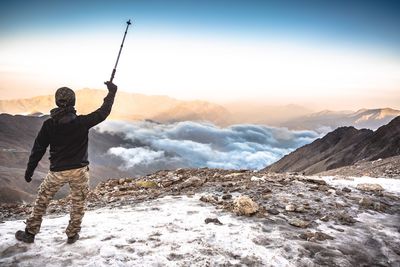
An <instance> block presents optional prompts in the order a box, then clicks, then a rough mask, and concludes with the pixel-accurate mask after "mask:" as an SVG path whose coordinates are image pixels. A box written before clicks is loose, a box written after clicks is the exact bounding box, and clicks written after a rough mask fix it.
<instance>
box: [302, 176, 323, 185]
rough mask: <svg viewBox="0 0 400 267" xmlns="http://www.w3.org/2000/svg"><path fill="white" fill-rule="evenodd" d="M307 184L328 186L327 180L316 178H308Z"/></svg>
mask: <svg viewBox="0 0 400 267" xmlns="http://www.w3.org/2000/svg"><path fill="white" fill-rule="evenodd" d="M305 181H306V182H309V183H313V184H318V185H328V184H327V183H326V182H325V180H322V179H320V178H316V177H308V178H306V179H305Z"/></svg>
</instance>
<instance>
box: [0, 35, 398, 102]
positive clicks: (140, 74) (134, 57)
mask: <svg viewBox="0 0 400 267" xmlns="http://www.w3.org/2000/svg"><path fill="white" fill-rule="evenodd" d="M119 41H120V38H119V37H118V36H100V35H96V36H95V37H93V36H90V37H82V36H81V37H80V38H72V37H69V36H66V37H65V36H64V37H62V38H61V37H54V38H51V39H40V40H39V39H34V38H31V39H29V40H27V41H26V42H24V43H21V42H18V43H17V42H16V43H8V44H3V45H2V49H1V50H0V72H12V73H21V75H23V74H25V75H27V77H28V76H29V75H30V76H34V77H35V78H34V79H32V77H31V79H32V81H33V83H35V82H36V83H39V84H40V83H42V84H43V86H44V87H46V90H49V91H50V90H51V91H52V90H54V86H55V87H58V86H61V85H69V86H71V87H74V88H76V89H80V88H83V87H91V88H102V87H103V81H105V80H106V79H108V77H109V75H110V73H111V70H112V67H113V64H114V61H115V58H116V54H117V52H118V48H119V47H118V45H119V44H118V42H119ZM19 78H21V76H19ZM28 79H29V78H28ZM115 82H116V83H117V84H118V85H119V86H120V88H121V89H122V90H125V91H130V92H137V93H145V94H161V95H169V96H172V97H177V98H181V99H193V98H201V99H208V100H213V101H222V100H223V101H229V100H237V99H243V98H245V99H260V98H261V99H263V98H264V99H271V98H276V99H281V98H282V99H283V98H286V99H290V97H292V98H296V99H300V100H301V99H310V98H313V97H328V98H329V97H338V96H348V95H351V96H356V95H358V94H363V93H365V92H368V94H372V95H374V94H377V95H378V94H379V92H380V90H396V89H398V88H399V85H400V61H398V60H397V61H396V60H395V59H393V58H389V57H387V58H385V57H383V56H378V55H375V54H373V53H367V51H355V50H354V49H350V48H343V47H333V46H332V47H329V46H323V45H318V44H317V43H306V42H302V43H301V42H297V43H296V42H293V41H290V40H287V41H282V40H280V41H277V40H268V41H267V40H265V41H258V42H256V41H251V42H250V41H248V42H247V41H243V40H233V39H232V40H227V39H222V38H221V39H210V38H209V39H206V38H202V39H200V38H198V39H194V38H184V37H182V36H178V37H174V36H170V37H166V36H164V37H160V36H157V37H153V36H137V35H135V33H134V32H133V33H132V36H131V37H130V38H128V39H127V41H126V43H125V47H124V50H123V52H122V57H121V60H120V65H119V66H118V71H117V75H116V78H115ZM47 87H48V88H47Z"/></svg>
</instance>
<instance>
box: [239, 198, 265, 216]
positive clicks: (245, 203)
mask: <svg viewBox="0 0 400 267" xmlns="http://www.w3.org/2000/svg"><path fill="white" fill-rule="evenodd" d="M233 204H234V207H233V212H234V213H236V214H237V215H245V216H251V215H253V214H254V213H256V212H257V211H258V210H259V207H258V204H257V203H255V202H254V201H253V200H252V199H251V198H250V197H248V196H246V195H242V196H240V197H238V198H236V199H235V200H234V203H233Z"/></svg>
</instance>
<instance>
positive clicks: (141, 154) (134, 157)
mask: <svg viewBox="0 0 400 267" xmlns="http://www.w3.org/2000/svg"><path fill="white" fill-rule="evenodd" d="M108 153H109V154H111V155H114V156H118V157H120V158H121V159H123V160H124V164H123V165H122V167H123V168H124V169H129V168H132V167H134V166H136V165H138V164H151V163H152V162H154V161H155V160H157V159H158V158H160V157H162V156H163V155H164V152H163V151H152V150H150V149H148V148H144V147H135V148H124V147H112V148H110V149H109V150H108Z"/></svg>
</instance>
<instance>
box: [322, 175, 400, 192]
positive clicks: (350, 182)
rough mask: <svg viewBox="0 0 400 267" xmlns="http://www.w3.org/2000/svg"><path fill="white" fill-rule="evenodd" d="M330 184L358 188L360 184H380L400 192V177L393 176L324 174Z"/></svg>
mask: <svg viewBox="0 0 400 267" xmlns="http://www.w3.org/2000/svg"><path fill="white" fill-rule="evenodd" d="M321 178H322V179H324V180H325V181H326V182H327V183H328V184H330V185H332V186H339V187H344V186H347V187H353V188H356V186H357V185H358V184H362V183H369V184H379V185H381V186H382V187H383V189H385V190H386V191H388V192H391V193H398V194H400V179H392V178H373V177H368V176H363V177H346V178H343V179H342V178H340V177H335V176H323V177H321Z"/></svg>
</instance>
